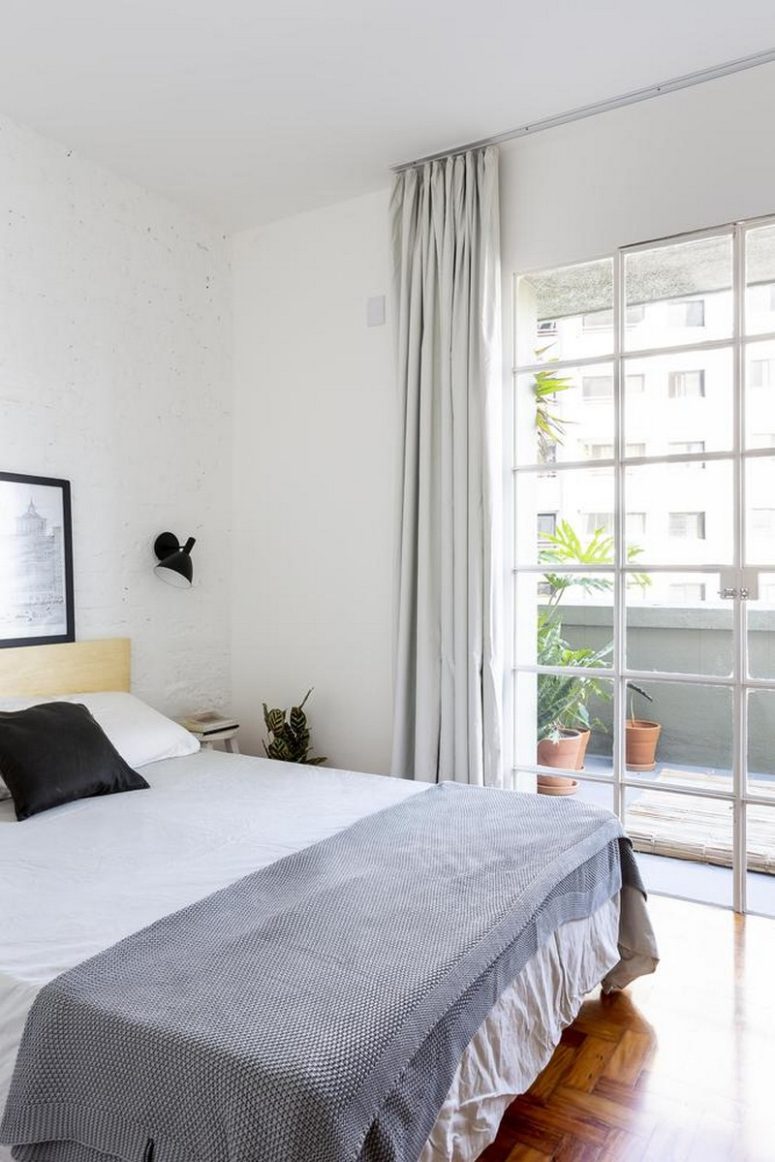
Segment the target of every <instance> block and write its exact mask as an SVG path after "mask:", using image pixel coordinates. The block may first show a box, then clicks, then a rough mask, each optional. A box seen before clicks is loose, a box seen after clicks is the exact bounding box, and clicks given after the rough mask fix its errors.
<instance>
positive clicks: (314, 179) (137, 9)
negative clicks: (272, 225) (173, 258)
mask: <svg viewBox="0 0 775 1162" xmlns="http://www.w3.org/2000/svg"><path fill="white" fill-rule="evenodd" d="M773 47H775V6H773V4H772V0H736V2H735V3H730V0H543V2H542V3H529V4H528V3H526V2H525V0H511V2H510V3H507V2H506V0H413V2H412V0H286V2H285V3H282V4H281V3H268V2H267V0H220V2H218V0H3V4H2V33H1V34H0V110H2V111H3V112H4V113H6V114H8V115H10V116H11V117H14V118H16V119H17V120H19V121H21V122H23V123H26V124H27V125H30V126H32V127H33V128H35V129H38V130H40V131H41V132H43V133H46V134H48V135H50V136H51V137H54V138H56V139H58V140H61V141H62V142H64V143H66V144H67V145H68V146H72V147H74V148H76V149H78V150H79V151H80V152H81V153H82V154H84V155H86V156H89V157H92V158H94V159H95V160H98V161H101V162H102V163H104V164H105V165H108V166H110V167H111V168H113V169H114V170H116V171H118V172H119V173H122V174H124V175H125V176H127V177H129V178H132V179H134V180H135V181H137V182H140V183H141V184H143V185H145V186H147V187H149V188H151V189H154V190H156V191H159V192H161V193H163V194H166V195H167V196H169V197H170V198H173V199H175V200H176V201H178V202H180V203H183V204H185V205H186V206H188V207H189V208H190V209H192V210H194V211H195V212H197V213H199V214H201V215H204V216H206V217H208V218H210V219H211V220H213V221H214V222H216V223H218V224H220V225H222V226H223V227H224V228H226V229H240V228H243V227H248V226H253V225H258V224H260V223H263V222H266V221H269V220H271V219H273V218H278V217H282V216H285V215H287V214H291V213H295V212H296V211H299V210H304V209H308V208H312V207H315V206H319V205H323V204H326V203H329V202H334V201H338V200H340V199H343V198H346V197H350V196H354V195H356V194H359V193H362V192H365V191H367V190H370V189H375V188H377V187H379V186H381V185H384V184H385V183H386V181H387V180H388V178H387V169H388V167H389V166H390V165H391V164H395V163H397V162H401V161H406V160H410V159H412V158H414V157H417V156H419V155H423V154H426V153H430V152H434V151H437V150H440V149H445V148H447V147H452V146H455V145H458V144H462V143H465V142H468V141H471V140H475V139H477V138H481V137H485V136H487V135H489V134H493V133H497V132H500V131H502V130H506V129H510V128H513V127H515V126H517V125H521V124H524V123H525V122H529V121H532V120H536V119H538V118H541V117H546V116H550V115H552V114H555V113H560V112H563V111H565V110H568V109H571V108H574V107H576V106H579V105H582V104H586V103H588V102H592V101H597V100H602V99H605V98H608V97H612V96H616V95H619V94H621V93H624V92H626V91H628V90H632V89H636V88H640V87H643V86H646V85H650V84H654V83H655V82H657V81H660V80H665V79H667V78H670V77H674V76H677V75H679V74H683V73H686V72H692V71H694V70H696V69H700V68H705V67H708V66H711V65H716V64H720V63H722V62H724V61H728V60H730V59H732V58H735V57H739V56H744V55H748V54H751V53H755V52H759V51H762V50H764V49H769V48H773Z"/></svg>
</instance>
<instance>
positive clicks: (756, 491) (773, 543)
mask: <svg viewBox="0 0 775 1162" xmlns="http://www.w3.org/2000/svg"><path fill="white" fill-rule="evenodd" d="M745 499H746V509H745V559H746V564H748V565H772V564H775V537H774V536H773V528H774V527H775V525H774V523H773V507H774V506H775V459H774V458H773V457H771V456H763V457H756V458H755V459H751V460H748V462H747V463H746V497H745Z"/></svg>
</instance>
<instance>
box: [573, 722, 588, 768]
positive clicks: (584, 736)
mask: <svg viewBox="0 0 775 1162" xmlns="http://www.w3.org/2000/svg"><path fill="white" fill-rule="evenodd" d="M591 734H592V731H591V730H580V731H579V749H578V754H577V755H576V765H575V767H574V768H573V769H574V771H582V770H583V769H584V759H585V758H586V757H587V747H588V746H589V739H590V735H591Z"/></svg>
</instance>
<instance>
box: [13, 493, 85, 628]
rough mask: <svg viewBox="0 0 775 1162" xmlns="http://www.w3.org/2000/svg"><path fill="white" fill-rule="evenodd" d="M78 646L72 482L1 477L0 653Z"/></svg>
mask: <svg viewBox="0 0 775 1162" xmlns="http://www.w3.org/2000/svg"><path fill="white" fill-rule="evenodd" d="M27 494H28V495H27ZM25 594H26V600H25ZM22 626H26V629H27V632H25V633H20V632H19V631H20V629H21V627H22ZM73 641H75V602H74V590H73V521H72V507H71V502H70V481H69V480H58V479H56V478H54V477H51V476H23V475H20V474H19V473H17V472H0V649H8V648H10V647H16V646H41V645H53V644H55V643H57V642H73Z"/></svg>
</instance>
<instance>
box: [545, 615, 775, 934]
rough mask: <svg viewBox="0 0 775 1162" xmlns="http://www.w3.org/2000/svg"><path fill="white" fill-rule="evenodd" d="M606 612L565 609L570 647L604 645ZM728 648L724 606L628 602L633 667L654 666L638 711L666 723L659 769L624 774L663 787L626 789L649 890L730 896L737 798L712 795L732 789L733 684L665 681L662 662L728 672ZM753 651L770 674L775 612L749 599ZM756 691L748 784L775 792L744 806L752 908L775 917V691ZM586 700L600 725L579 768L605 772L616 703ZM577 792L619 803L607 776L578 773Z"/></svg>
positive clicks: (669, 667)
mask: <svg viewBox="0 0 775 1162" xmlns="http://www.w3.org/2000/svg"><path fill="white" fill-rule="evenodd" d="M611 622H612V615H611V609H610V607H606V606H602V605H592V604H589V605H571V604H568V605H567V606H564V607H563V616H562V623H563V634H564V636H565V637H567V639H568V641H570V642H571V643H572V644H573V647H574V648H587V649H590V650H593V651H601V650H604V649H605V647H606V645H607V644H608V643H610V641H611V636H612V624H611ZM732 648H733V639H732V628H731V609H730V608H729V607H728V606H722V607H719V606H717V607H712V606H706V605H704V604H703V605H698V606H696V607H692V606H687V605H683V606H643V607H637V606H636V607H632V608H629V609H628V611H627V650H628V665H629V666H630V668H633V669H637V670H638V671H641V672H650V671H652V670H653V671H655V674H654V680H653V681H647V680H646V679H644V680H643V687H644V689H646V690H647V692H648V693H649V694H650V696H651V697H652V698H653V701H652V702H651V703H650V704H649V705H648V707H647V708H644V705H643V704H642V703H641V705H640V706H639V707H638V709H637V713H638V714H639V715H643V716H645V717H648V718H650V719H654V720H655V721H658V722H659V723H660V725H661V727H662V732H661V735H660V739H659V744H658V749H657V756H656V757H657V765H656V767H655V769H654V770H653V771H650V772H646V773H642V774H639V773H637V772H634V771H628V777H629V778H631V779H634V780H638V779H648V781H649V782H656V783H658V784H661V785H664V791H663V790H662V789H661V787H660V788H659V789H656V788H654V787H644V788H643V789H640V788H638V787H632V788H628V789H627V791H626V811H625V819H626V827H627V830H628V833H629V834H630V835H631V838H632V839H633V842H634V845H635V847H636V850H638V851H639V852H640V853H641V855H640V860H639V862H640V864H641V867H642V870H643V872H644V878H645V879H646V882H647V886H648V887H650V888H651V889H652V890H655V891H663V892H668V893H670V894H673V895H681V896H686V897H688V898H692V899H700V900H703V901H706V902H709V903H716V904H723V905H726V906H729V905H730V904H731V902H732V870H731V869H732V832H733V828H732V819H733V810H734V808H733V805H732V803H731V802H729V801H728V800H724V799H717V798H713V797H712V796H713V793H714V792H718V791H727V792H729V791H731V789H732V746H733V696H732V692H731V691H730V690H729V689H728V688H726V687H720V686H714V685H710V684H708V685H705V684H700V683H697V684H693V683H692V684H689V683H681V684H668V683H665V682H664V681H663V680H660V677H659V672H663V673H664V672H669V673H692V674H707V675H709V676H710V675H713V676H723V675H724V674H725V673H728V672H729V669H730V666H731V658H732ZM748 652H749V665H750V670H751V673H752V674H753V675H755V676H756V677H772V676H775V610H767V609H757V608H756V607H755V606H754V605H751V607H750V609H749V625H748ZM597 672H602V671H597ZM749 697H750V699H751V702H750V707H749V745H748V767H749V770H748V780H749V782H748V785H749V788H750V791H751V792H752V793H753V794H755V795H757V796H759V797H762V798H764V799H768V798H770V797H771V798H772V806H769V805H758V806H757V805H751V806H749V807H748V809H747V836H746V850H747V854H748V873H747V892H748V907H749V909H750V910H751V911H755V912H762V913H765V914H767V915H771V916H775V691H772V692H771V691H769V690H756V691H752V692H751V693H750V694H749ZM589 709H590V713H591V715H592V716H593V718H594V719H596V720H597V722H598V726H597V728H596V729H593V731H592V735H591V738H590V742H589V747H588V750H587V755H586V760H585V764H584V772H583V773H586V774H588V775H591V776H610V775H611V773H612V757H611V756H612V749H613V748H612V706H611V702H610V701H607V700H602V699H595V700H593V701H592V702H591V703H590V707H589ZM676 788H679V789H680V790H681V791H684V790H687V789H688V790H692V791H693V792H694V795H687V794H684V793H677V790H676ZM703 792H705V794H704V795H703ZM579 793H580V795H581V796H582V797H583V798H584V799H585V800H588V801H592V802H597V803H599V804H601V805H603V806H606V807H611V805H612V795H611V789H610V787H608V786H606V785H605V784H603V783H599V782H582V783H581V788H580V792H579Z"/></svg>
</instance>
